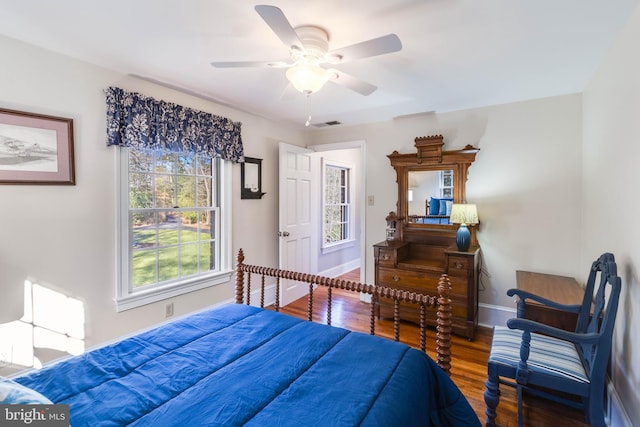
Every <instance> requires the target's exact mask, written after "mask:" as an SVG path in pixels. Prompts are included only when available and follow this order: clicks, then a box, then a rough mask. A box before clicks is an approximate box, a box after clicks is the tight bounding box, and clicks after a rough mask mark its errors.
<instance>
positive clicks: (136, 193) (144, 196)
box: [129, 173, 153, 209]
mask: <svg viewBox="0 0 640 427" xmlns="http://www.w3.org/2000/svg"><path fill="white" fill-rule="evenodd" d="M129 206H130V207H131V208H133V209H138V208H151V207H153V175H151V174H148V173H131V174H129Z"/></svg>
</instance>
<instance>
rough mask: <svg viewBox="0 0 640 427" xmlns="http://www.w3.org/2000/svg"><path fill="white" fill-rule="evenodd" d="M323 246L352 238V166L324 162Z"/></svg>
mask: <svg viewBox="0 0 640 427" xmlns="http://www.w3.org/2000/svg"><path fill="white" fill-rule="evenodd" d="M323 172H324V179H323V187H324V188H323V194H324V203H323V208H324V209H323V217H324V218H323V224H324V229H323V236H324V237H323V242H322V243H323V244H322V246H323V247H327V246H332V245H336V244H339V243H343V242H346V241H349V240H351V222H352V221H351V188H350V185H351V184H350V178H351V176H350V175H351V168H349V167H347V166H343V165H338V164H335V163H328V162H324V168H323Z"/></svg>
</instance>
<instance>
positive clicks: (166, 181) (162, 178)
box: [156, 175, 178, 208]
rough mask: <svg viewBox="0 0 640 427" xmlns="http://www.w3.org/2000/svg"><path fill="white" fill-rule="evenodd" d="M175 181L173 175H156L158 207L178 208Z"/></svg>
mask: <svg viewBox="0 0 640 427" xmlns="http://www.w3.org/2000/svg"><path fill="white" fill-rule="evenodd" d="M175 179H176V178H175V176H173V175H156V207H158V208H172V207H174V206H178V197H177V193H176V191H177V190H176V185H175Z"/></svg>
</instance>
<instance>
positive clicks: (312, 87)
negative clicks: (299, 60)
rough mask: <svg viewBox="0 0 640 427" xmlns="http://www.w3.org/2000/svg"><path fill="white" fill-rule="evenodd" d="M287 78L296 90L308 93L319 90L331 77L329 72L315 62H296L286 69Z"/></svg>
mask: <svg viewBox="0 0 640 427" xmlns="http://www.w3.org/2000/svg"><path fill="white" fill-rule="evenodd" d="M286 76H287V80H289V82H291V84H292V85H293V87H295V88H296V90H298V91H300V92H302V93H304V94H306V95H310V94H312V93H314V92H317V91H319V90H320V89H321V88H322V86H324V84H325V83H326V82H327V81H328V80H329V78H331V72H330V71H329V70H325V69H324V68H322V67H320V66H318V65H316V64H308V63H307V64H298V65H295V66H293V67H291V68H289V69H288V70H287V73H286Z"/></svg>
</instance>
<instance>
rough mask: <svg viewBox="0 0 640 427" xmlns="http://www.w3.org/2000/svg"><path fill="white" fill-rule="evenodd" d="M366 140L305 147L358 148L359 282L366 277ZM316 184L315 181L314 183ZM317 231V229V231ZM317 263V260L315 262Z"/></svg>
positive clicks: (320, 148) (327, 149)
mask: <svg viewBox="0 0 640 427" xmlns="http://www.w3.org/2000/svg"><path fill="white" fill-rule="evenodd" d="M366 147H367V145H366V141H365V140H364V139H360V140H354V141H345V142H336V143H330V144H316V145H309V146H308V147H307V148H308V149H310V150H313V151H315V152H318V153H319V152H323V151H338V150H348V149H352V148H357V149H359V150H360V173H359V176H357V178H356V179H357V180H358V181H359V184H360V185H359V188H360V190H361V191H360V194H359V195H358V203H359V204H360V207H361V208H360V218H359V223H360V282H361V283H365V282H366V281H365V278H366V270H367V268H366V267H367V259H368V257H367V251H366V245H367V242H366V240H367V239H366V219H367V215H366V211H367V204H366V202H367V186H366V183H367V180H366V176H367V165H366V159H367V150H366ZM315 184H317V183H315ZM314 188H321V187H319V186H317V185H314ZM314 196H316V197H320V194H317V195H314ZM318 232H319V231H318ZM316 264H317V262H316Z"/></svg>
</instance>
